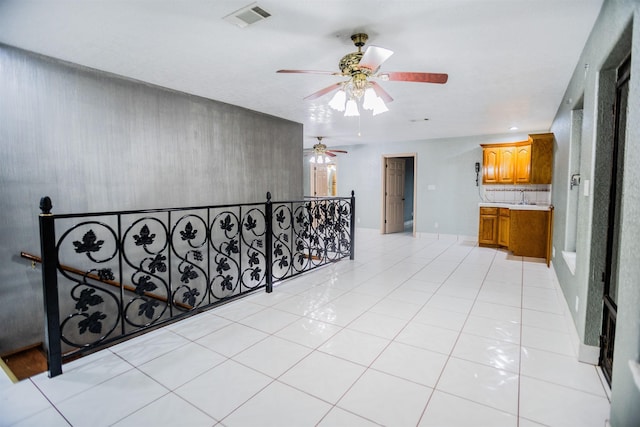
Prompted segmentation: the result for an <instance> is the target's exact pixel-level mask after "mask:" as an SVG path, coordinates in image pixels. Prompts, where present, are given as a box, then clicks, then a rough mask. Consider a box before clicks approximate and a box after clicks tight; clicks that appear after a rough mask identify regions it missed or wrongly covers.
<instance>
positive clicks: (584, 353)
mask: <svg viewBox="0 0 640 427" xmlns="http://www.w3.org/2000/svg"><path fill="white" fill-rule="evenodd" d="M599 360H600V347H596V346H593V345H586V344H582V343H580V345H579V346H578V361H579V362H582V363H588V364H590V365H598V361H599Z"/></svg>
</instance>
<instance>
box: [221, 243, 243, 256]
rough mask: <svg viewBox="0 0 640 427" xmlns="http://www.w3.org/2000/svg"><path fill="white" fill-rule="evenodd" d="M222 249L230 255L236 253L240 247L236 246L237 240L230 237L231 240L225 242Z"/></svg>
mask: <svg viewBox="0 0 640 427" xmlns="http://www.w3.org/2000/svg"><path fill="white" fill-rule="evenodd" d="M224 251H225V252H226V253H227V255H228V256H231V254H232V253H234V254H237V253H238V252H240V249H239V248H238V241H237V240H235V239H231V241H229V243H227V244H226V246H225V248H224Z"/></svg>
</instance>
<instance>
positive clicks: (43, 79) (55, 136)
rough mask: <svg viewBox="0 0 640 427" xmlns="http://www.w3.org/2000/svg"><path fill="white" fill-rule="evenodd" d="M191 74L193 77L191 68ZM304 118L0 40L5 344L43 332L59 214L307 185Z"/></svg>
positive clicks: (217, 199)
mask: <svg viewBox="0 0 640 427" xmlns="http://www.w3.org/2000/svg"><path fill="white" fill-rule="evenodd" d="M185 78H188V77H187V76H185ZM302 136H303V131H302V125H301V124H299V123H294V122H291V121H287V120H283V119H279V118H276V117H272V116H268V115H265V114H261V113H257V112H253V111H249V110H246V109H243V108H239V107H236V106H232V105H228V104H224V103H220V102H216V101H212V100H209V99H203V98H198V97H194V96H190V95H187V94H184V93H180V92H175V91H171V90H167V89H163V88H160V87H155V86H151V85H148V84H145V83H142V82H138V81H132V80H128V79H124V78H121V77H118V76H115V75H111V74H108V73H104V72H100V71H96V70H91V69H87V68H84V67H80V66H76V65H73V64H69V63H65V62H62V61H59V60H56V59H52V58H47V57H43V56H40V55H36V54H33V53H29V52H25V51H22V50H18V49H15V48H12V47H9V46H5V45H0V211H1V212H2V216H1V218H2V219H1V220H0V324H1V325H2V328H0V329H1V331H2V332H0V354H2V353H5V352H8V351H10V350H14V349H16V348H19V347H22V346H27V345H31V344H34V343H37V342H40V341H42V340H43V337H42V334H43V320H42V311H43V309H42V297H41V295H42V290H41V271H40V267H39V266H36V267H35V268H32V266H31V264H30V263H29V262H27V261H25V260H23V259H21V258H20V257H19V254H20V252H21V251H26V252H30V253H33V254H36V255H39V254H40V248H39V238H38V214H39V212H40V211H39V209H38V204H39V200H40V198H41V197H42V196H50V197H51V199H52V200H53V212H54V213H71V212H87V211H89V212H97V211H112V210H125V209H147V208H162V207H180V206H201V205H211V204H226V203H243V202H257V201H263V200H265V194H266V192H267V191H271V193H272V195H273V198H274V199H275V200H278V199H279V200H292V199H297V198H300V197H301V196H302V182H303V179H302V165H301V162H300V159H301V158H302Z"/></svg>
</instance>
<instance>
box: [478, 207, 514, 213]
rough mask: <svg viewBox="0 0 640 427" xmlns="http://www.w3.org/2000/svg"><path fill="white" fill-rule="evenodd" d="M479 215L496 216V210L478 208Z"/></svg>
mask: <svg viewBox="0 0 640 427" xmlns="http://www.w3.org/2000/svg"><path fill="white" fill-rule="evenodd" d="M507 210H508V209H507ZM480 215H498V208H480Z"/></svg>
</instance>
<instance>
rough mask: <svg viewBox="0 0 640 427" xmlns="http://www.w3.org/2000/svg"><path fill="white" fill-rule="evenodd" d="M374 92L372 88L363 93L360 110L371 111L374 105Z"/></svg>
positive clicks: (375, 96)
mask: <svg viewBox="0 0 640 427" xmlns="http://www.w3.org/2000/svg"><path fill="white" fill-rule="evenodd" d="M377 97H378V96H377V95H376V92H375V91H374V90H373V88H368V89H367V90H365V91H364V98H363V100H362V108H364V109H365V110H373V109H374V107H375V104H376V98H377Z"/></svg>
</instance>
